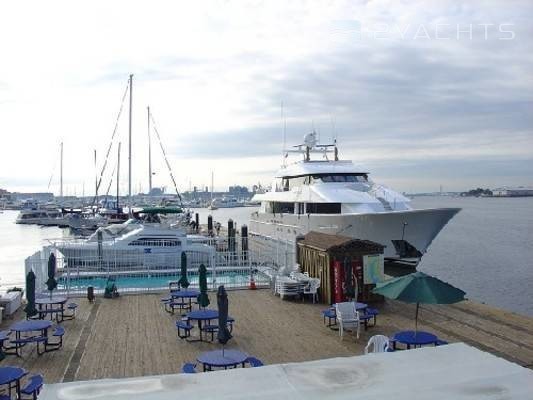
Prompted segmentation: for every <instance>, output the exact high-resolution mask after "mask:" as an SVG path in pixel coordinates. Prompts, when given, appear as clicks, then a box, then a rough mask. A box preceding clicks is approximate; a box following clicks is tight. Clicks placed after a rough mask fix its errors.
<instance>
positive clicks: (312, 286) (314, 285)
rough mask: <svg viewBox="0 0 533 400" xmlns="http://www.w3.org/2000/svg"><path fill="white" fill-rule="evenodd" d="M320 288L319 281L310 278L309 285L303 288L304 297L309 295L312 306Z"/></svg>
mask: <svg viewBox="0 0 533 400" xmlns="http://www.w3.org/2000/svg"><path fill="white" fill-rule="evenodd" d="M319 288H320V279H316V278H310V280H309V283H307V285H305V286H304V295H306V294H310V295H311V296H312V297H313V304H314V303H315V299H316V297H317V291H318V289H319Z"/></svg>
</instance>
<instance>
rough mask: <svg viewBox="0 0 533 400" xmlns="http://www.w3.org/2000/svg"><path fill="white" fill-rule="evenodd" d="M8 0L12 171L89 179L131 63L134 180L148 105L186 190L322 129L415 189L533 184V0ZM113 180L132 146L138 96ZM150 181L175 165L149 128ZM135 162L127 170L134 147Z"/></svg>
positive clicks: (40, 177) (6, 109)
mask: <svg viewBox="0 0 533 400" xmlns="http://www.w3.org/2000/svg"><path fill="white" fill-rule="evenodd" d="M197 3H200V2H192V1H190V2H175V1H169V2H163V1H152V2H144V3H137V2H132V1H125V2H119V1H113V2H109V1H91V2H75V1H65V2H59V1H46V2H43V1H38V2H3V3H2V5H1V6H0V42H1V47H0V132H1V143H2V150H3V151H2V155H1V157H0V187H2V188H6V189H8V190H12V191H14V190H35V191H37V190H47V189H48V187H49V181H50V178H51V176H53V178H52V180H51V185H50V187H49V190H51V191H54V192H56V193H57V192H58V190H59V189H58V180H59V179H58V175H59V173H58V170H59V143H60V142H61V141H63V142H64V148H65V157H64V181H65V193H67V194H74V193H77V194H78V195H79V194H81V192H82V187H83V185H85V193H86V194H89V193H93V192H94V189H93V186H94V179H95V178H94V176H95V168H94V160H93V157H94V156H93V151H94V149H96V150H97V164H98V169H101V168H102V164H103V162H104V156H105V152H106V151H107V148H108V146H109V143H110V140H111V135H112V132H113V128H114V125H115V120H116V118H117V114H118V111H119V109H120V105H121V100H122V96H123V93H124V90H125V88H126V84H127V79H128V75H129V74H130V73H131V74H134V87H133V144H132V146H133V155H132V160H133V178H132V179H133V184H134V187H135V189H136V190H138V189H139V188H141V189H142V190H146V189H147V186H148V171H147V158H148V156H147V127H146V125H147V123H146V119H147V118H146V106H147V105H150V107H151V109H152V111H153V115H154V119H155V122H156V123H157V129H158V131H159V133H160V135H161V139H162V141H163V144H164V146H165V149H166V151H167V154H168V157H169V161H170V163H171V165H172V168H173V170H174V174H175V176H176V178H177V181H178V185H179V188H180V190H188V188H189V186H190V185H191V184H192V185H197V186H202V185H207V184H210V179H211V178H210V177H211V171H214V173H215V188H216V189H223V188H225V187H227V186H228V185H230V184H236V183H241V184H246V185H252V184H254V183H257V182H259V181H261V182H263V183H267V182H268V181H269V177H270V176H271V174H272V173H273V172H274V171H275V170H276V169H277V168H278V167H279V165H280V163H281V149H282V126H283V123H282V120H281V116H280V114H281V113H280V109H281V107H280V105H281V103H283V105H284V106H283V109H284V116H285V121H286V137H287V143H288V144H296V143H299V142H300V141H301V138H302V136H303V135H304V134H305V133H307V132H309V131H310V130H312V129H315V130H316V131H317V132H318V133H319V135H320V137H321V140H322V141H329V140H331V137H332V136H336V137H337V138H338V142H339V144H340V153H341V157H342V158H349V159H353V160H355V161H356V162H357V163H358V164H361V165H362V166H363V168H364V169H365V170H370V171H371V173H372V176H373V177H374V180H376V181H379V182H381V183H385V184H388V185H391V186H393V187H394V188H396V189H398V190H401V191H409V192H413V191H436V190H438V189H439V185H443V187H444V190H464V189H468V188H471V187H477V186H484V187H497V186H502V185H509V186H512V185H533V117H532V116H533V112H532V104H533V102H532V100H533V76H532V74H533V46H532V38H533V28H532V26H533V25H532V24H531V20H532V18H533V3H531V1H528V0H524V1H513V0H510V1H503V0H502V1H463V2H459V1H434V2H431V7H429V6H428V3H427V2H426V1H385V0H383V1H379V0H378V1H347V2H342V1H278V2H274V1H268V2H267V1H265V2H263V1H251V2H233V1H213V2H201V4H197ZM125 107H126V109H125V110H124V111H123V114H122V116H121V118H120V120H119V124H118V129H117V134H116V136H117V137H116V140H115V142H114V143H113V147H112V150H111V154H112V156H111V158H110V160H109V167H108V168H107V169H106V171H105V173H104V180H103V181H104V182H103V183H102V188H103V189H101V191H102V190H104V191H105V189H106V188H107V185H108V182H109V177H110V175H111V172H112V169H113V167H114V165H115V163H116V146H117V143H118V141H121V142H122V146H123V150H125V149H126V148H127V141H128V139H127V137H128V126H127V104H126V105H125ZM152 149H153V164H154V165H153V169H154V171H155V172H156V175H155V176H154V185H159V186H169V185H170V179H169V178H168V174H167V171H166V167H165V164H164V160H163V158H162V156H161V151H160V149H159V147H158V143H157V142H156V141H154V142H153V143H152ZM122 161H123V162H122V164H121V180H122V182H123V183H124V185H123V190H126V187H127V153H126V152H125V151H123V152H122Z"/></svg>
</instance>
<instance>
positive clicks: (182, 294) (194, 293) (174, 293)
mask: <svg viewBox="0 0 533 400" xmlns="http://www.w3.org/2000/svg"><path fill="white" fill-rule="evenodd" d="M199 294H200V292H199V291H198V290H195V289H183V290H171V291H170V297H171V298H172V299H181V301H179V302H178V303H177V305H178V306H179V309H180V310H189V311H192V299H195V298H196V297H198V295H199ZM185 299H189V303H188V304H187V303H185ZM172 311H174V308H172Z"/></svg>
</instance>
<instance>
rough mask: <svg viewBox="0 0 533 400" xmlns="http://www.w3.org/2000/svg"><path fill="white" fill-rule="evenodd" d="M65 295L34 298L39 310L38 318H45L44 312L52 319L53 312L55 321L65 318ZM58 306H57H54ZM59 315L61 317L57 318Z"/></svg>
mask: <svg viewBox="0 0 533 400" xmlns="http://www.w3.org/2000/svg"><path fill="white" fill-rule="evenodd" d="M67 300H68V299H67V298H66V297H65V296H53V297H51V298H50V297H49V296H47V297H44V296H43V297H39V298H36V299H35V304H36V305H37V308H38V312H39V319H44V318H46V314H50V319H53V316H54V314H55V316H56V321H57V322H62V321H63V320H64V319H65V303H66V302H67ZM54 306H59V308H57V307H54ZM60 316H61V319H60V318H59V317H60Z"/></svg>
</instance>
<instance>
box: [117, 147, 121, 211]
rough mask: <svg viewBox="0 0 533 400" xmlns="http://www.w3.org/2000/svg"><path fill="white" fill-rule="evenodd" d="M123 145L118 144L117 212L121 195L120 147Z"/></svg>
mask: <svg viewBox="0 0 533 400" xmlns="http://www.w3.org/2000/svg"><path fill="white" fill-rule="evenodd" d="M121 144H122V143H121V142H118V154H117V212H118V210H119V203H118V202H119V196H120V195H119V194H120V145H121Z"/></svg>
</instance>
